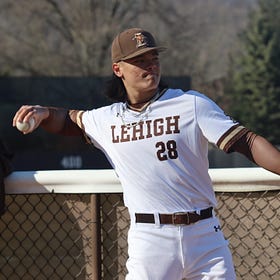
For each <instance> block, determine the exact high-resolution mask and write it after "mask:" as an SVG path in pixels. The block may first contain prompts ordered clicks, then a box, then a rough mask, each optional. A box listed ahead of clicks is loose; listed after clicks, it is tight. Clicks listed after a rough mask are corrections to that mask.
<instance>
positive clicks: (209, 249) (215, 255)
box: [126, 217, 236, 280]
mask: <svg viewBox="0 0 280 280" xmlns="http://www.w3.org/2000/svg"><path fill="white" fill-rule="evenodd" d="M128 255H129V259H128V261H127V269H128V274H127V276H126V280H182V279H187V280H210V279H212V280H222V279H223V280H234V279H236V277H235V272H234V267H233V262H232V256H231V253H230V250H229V248H228V242H227V241H226V240H225V239H224V235H223V233H222V231H221V228H220V224H219V221H218V219H217V218H216V217H213V218H209V219H206V220H201V221H199V222H197V223H195V224H191V225H187V226H175V225H155V224H140V223H138V224H135V223H132V224H131V228H130V230H129V233H128Z"/></svg>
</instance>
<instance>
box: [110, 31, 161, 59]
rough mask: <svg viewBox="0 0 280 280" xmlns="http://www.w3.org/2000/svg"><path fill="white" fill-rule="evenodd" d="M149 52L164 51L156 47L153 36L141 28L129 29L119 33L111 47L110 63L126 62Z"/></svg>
mask: <svg viewBox="0 0 280 280" xmlns="http://www.w3.org/2000/svg"><path fill="white" fill-rule="evenodd" d="M151 50H157V51H158V52H161V51H164V50H166V48H165V47H162V46H158V45H157V43H156V41H155V38H154V37H153V35H152V34H151V33H150V32H148V31H146V30H143V29H141V28H130V29H127V30H125V31H123V32H121V33H119V34H118V35H117V36H116V37H115V39H114V40H113V43H112V47H111V58H112V62H113V63H114V62H119V61H121V60H127V59H130V58H133V57H136V56H138V55H141V54H144V53H146V52H148V51H151Z"/></svg>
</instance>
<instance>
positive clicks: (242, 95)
mask: <svg viewBox="0 0 280 280" xmlns="http://www.w3.org/2000/svg"><path fill="white" fill-rule="evenodd" d="M241 42H242V46H243V48H242V53H241V54H240V55H239V56H238V57H236V58H234V59H233V66H232V69H231V77H230V81H229V88H228V92H230V95H231V109H230V110H231V112H230V113H231V115H232V116H233V117H234V118H236V119H237V120H239V121H240V122H242V123H243V124H244V125H246V126H247V127H248V128H250V129H252V130H253V131H255V132H257V133H258V134H261V135H263V136H264V137H266V138H267V139H269V140H270V141H272V142H273V143H274V144H279V143H280V141H279V138H280V127H279V124H280V0H259V6H258V8H257V9H256V10H255V11H254V12H253V13H252V14H251V17H250V22H249V25H248V28H247V29H246V30H245V31H244V33H243V34H241Z"/></svg>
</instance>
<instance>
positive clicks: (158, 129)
mask: <svg viewBox="0 0 280 280" xmlns="http://www.w3.org/2000/svg"><path fill="white" fill-rule="evenodd" d="M81 121H82V126H83V128H84V130H85V133H86V134H87V135H88V137H89V138H90V140H91V141H92V143H93V144H94V145H95V146H96V147H98V148H99V149H101V150H102V151H103V152H104V153H105V155H106V156H107V158H108V160H109V161H110V162H111V164H112V166H113V168H114V169H115V171H116V173H117V175H118V177H119V179H120V182H121V184H122V187H123V191H124V202H125V205H126V206H127V207H128V209H129V212H130V214H132V213H135V212H141V213H173V212H178V211H193V210H199V209H203V208H207V207H209V206H215V205H216V199H215V194H214V191H213V187H212V183H211V179H210V177H209V175H208V167H209V166H208V142H212V143H214V144H216V145H218V146H219V147H220V148H222V149H224V150H226V147H227V145H229V143H231V141H232V140H233V139H235V138H236V137H237V136H240V134H241V133H242V131H244V129H245V128H244V127H242V126H240V125H239V124H237V123H236V122H234V121H233V120H232V119H231V118H230V117H228V116H226V115H225V114H224V112H223V111H222V110H221V109H220V108H219V107H218V106H217V105H216V104H215V103H214V102H213V101H211V100H210V99H209V98H207V97H206V96H204V95H202V94H200V93H198V92H196V91H187V92H183V91H182V90H179V89H168V90H167V91H166V92H165V93H164V94H163V95H162V96H160V98H159V99H157V100H155V101H154V102H152V103H151V104H150V105H149V106H148V107H147V108H146V110H144V111H143V112H141V113H139V112H135V111H133V110H130V109H129V108H128V107H127V106H126V104H124V103H121V102H120V103H114V104H112V105H110V106H106V107H102V108H98V109H94V110H91V111H86V112H84V113H83V115H82V120H81Z"/></svg>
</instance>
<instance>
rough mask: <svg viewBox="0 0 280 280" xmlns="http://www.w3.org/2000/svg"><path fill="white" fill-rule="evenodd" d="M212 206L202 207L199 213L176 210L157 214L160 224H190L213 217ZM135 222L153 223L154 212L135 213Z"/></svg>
mask: <svg viewBox="0 0 280 280" xmlns="http://www.w3.org/2000/svg"><path fill="white" fill-rule="evenodd" d="M212 210H213V207H209V208H207V209H203V210H201V211H200V214H198V213H196V212H176V213H173V214H159V221H160V224H171V225H190V224H193V223H196V222H198V221H200V220H204V219H208V218H211V217H213V211H212ZM135 218H136V223H148V224H154V223H155V217H154V214H144V213H136V214H135Z"/></svg>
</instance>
